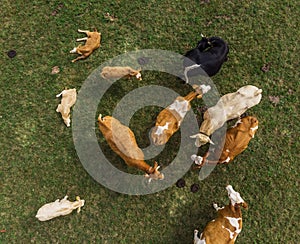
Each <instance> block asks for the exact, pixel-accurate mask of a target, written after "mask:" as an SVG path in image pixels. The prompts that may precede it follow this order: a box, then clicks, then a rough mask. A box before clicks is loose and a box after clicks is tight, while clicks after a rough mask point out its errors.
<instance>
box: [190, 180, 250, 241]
mask: <svg viewBox="0 0 300 244" xmlns="http://www.w3.org/2000/svg"><path fill="white" fill-rule="evenodd" d="M226 190H227V192H228V197H229V199H230V203H229V204H228V205H226V206H225V207H218V205H217V204H216V203H214V204H213V207H214V208H215V209H216V210H217V213H218V216H217V218H216V219H214V220H212V221H210V222H209V223H208V224H207V225H206V227H205V228H204V231H203V232H202V233H201V234H200V238H199V237H198V230H195V231H194V244H233V243H234V242H235V240H236V238H237V236H238V234H239V233H240V232H241V230H242V225H243V222H242V211H241V206H242V207H243V208H245V209H247V208H248V205H247V203H246V202H245V201H244V200H243V198H241V196H240V193H238V192H236V191H235V190H234V189H233V188H232V186H231V185H228V186H226Z"/></svg>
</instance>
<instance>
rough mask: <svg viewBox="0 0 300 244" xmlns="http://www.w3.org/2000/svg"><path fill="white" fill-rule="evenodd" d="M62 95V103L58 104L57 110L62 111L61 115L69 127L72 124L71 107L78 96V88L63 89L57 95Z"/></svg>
mask: <svg viewBox="0 0 300 244" xmlns="http://www.w3.org/2000/svg"><path fill="white" fill-rule="evenodd" d="M60 96H62V99H61V103H60V104H59V105H58V106H57V108H56V112H58V113H61V117H62V118H63V120H64V123H65V124H66V126H67V127H70V125H71V119H70V117H71V116H70V112H71V107H72V106H73V105H74V104H75V102H76V98H77V92H76V89H75V88H74V89H68V90H63V91H62V92H61V93H59V94H58V95H56V97H60Z"/></svg>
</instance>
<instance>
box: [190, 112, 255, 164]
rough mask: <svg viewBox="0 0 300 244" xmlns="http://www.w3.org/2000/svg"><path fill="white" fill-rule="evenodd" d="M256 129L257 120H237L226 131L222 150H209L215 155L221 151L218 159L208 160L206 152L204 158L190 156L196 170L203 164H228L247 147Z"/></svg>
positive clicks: (252, 118)
mask: <svg viewBox="0 0 300 244" xmlns="http://www.w3.org/2000/svg"><path fill="white" fill-rule="evenodd" d="M257 129H258V120H257V119H256V118H255V117H252V116H247V117H244V118H242V119H239V120H238V121H237V122H236V124H235V125H234V126H233V127H231V128H229V129H228V130H227V131H226V137H225V143H224V147H223V149H222V148H215V146H214V148H213V149H211V148H210V150H211V151H214V154H215V153H216V150H218V152H220V151H221V156H220V158H219V159H214V160H208V159H207V158H208V156H209V155H211V152H210V151H208V152H207V153H206V154H205V156H204V157H201V156H197V155H195V154H194V155H192V156H191V158H192V160H193V161H194V162H195V163H196V165H197V168H201V167H202V166H203V165H204V164H228V163H230V162H231V161H232V160H233V159H234V158H235V157H236V156H237V155H239V154H240V153H242V152H243V151H244V150H245V149H246V148H247V147H248V144H249V142H250V140H251V139H252V138H254V135H255V133H256V131H257Z"/></svg>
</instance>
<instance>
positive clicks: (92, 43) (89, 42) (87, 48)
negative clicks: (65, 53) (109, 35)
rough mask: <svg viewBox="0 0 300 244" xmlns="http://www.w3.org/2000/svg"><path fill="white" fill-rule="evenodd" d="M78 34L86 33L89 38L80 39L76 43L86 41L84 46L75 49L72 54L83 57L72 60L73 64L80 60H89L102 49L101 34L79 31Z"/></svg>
mask: <svg viewBox="0 0 300 244" xmlns="http://www.w3.org/2000/svg"><path fill="white" fill-rule="evenodd" d="M78 32H81V33H85V34H86V35H87V37H83V38H78V39H77V40H76V41H78V42H79V41H86V42H85V44H84V45H81V44H80V45H79V46H78V47H74V48H73V49H72V50H71V51H70V53H78V54H80V55H81V56H79V57H77V58H75V59H73V60H72V63H74V62H76V61H77V60H79V59H84V58H87V57H88V56H90V55H91V54H92V52H93V51H94V50H96V49H97V48H99V47H100V41H101V33H99V32H97V31H96V30H95V31H94V32H92V31H88V30H78Z"/></svg>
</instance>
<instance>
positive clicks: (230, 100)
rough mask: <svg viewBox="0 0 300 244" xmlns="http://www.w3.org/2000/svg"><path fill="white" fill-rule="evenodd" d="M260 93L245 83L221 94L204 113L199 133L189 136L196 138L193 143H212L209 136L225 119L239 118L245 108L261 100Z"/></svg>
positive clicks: (259, 90)
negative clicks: (213, 104)
mask: <svg viewBox="0 0 300 244" xmlns="http://www.w3.org/2000/svg"><path fill="white" fill-rule="evenodd" d="M261 93H262V90H261V89H259V88H257V87H256V86H252V85H247V86H243V87H241V88H240V89H238V90H237V91H236V92H233V93H228V94H226V95H224V96H222V97H221V98H220V100H219V101H218V102H217V104H216V105H215V106H213V107H210V108H209V109H208V110H207V111H206V112H205V113H204V116H203V119H204V120H203V122H202V124H201V126H200V130H199V132H200V133H198V134H196V135H193V136H191V138H196V142H195V145H196V146H197V147H200V146H202V145H204V144H206V143H208V142H210V143H212V141H211V140H210V138H209V136H210V135H211V134H213V133H214V132H215V131H216V130H217V129H219V128H221V127H222V126H223V125H224V123H225V122H226V121H228V120H231V119H235V118H239V117H240V116H241V115H242V114H243V113H245V112H246V110H247V109H249V108H251V107H253V106H255V105H257V104H258V103H259V102H260V100H261V97H262V95H261Z"/></svg>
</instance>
